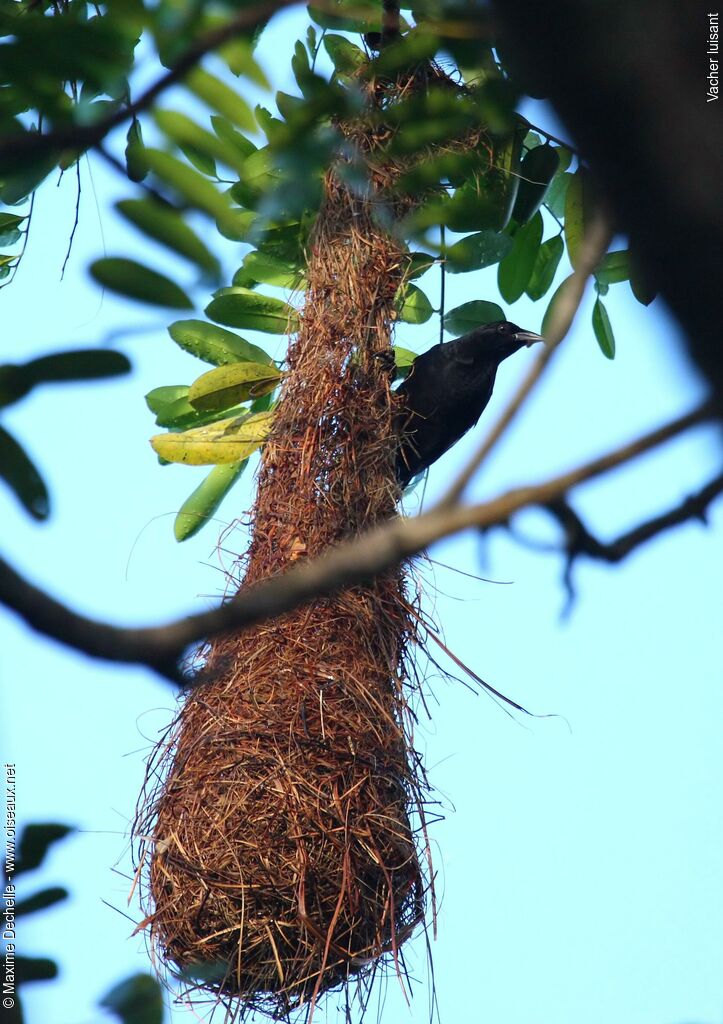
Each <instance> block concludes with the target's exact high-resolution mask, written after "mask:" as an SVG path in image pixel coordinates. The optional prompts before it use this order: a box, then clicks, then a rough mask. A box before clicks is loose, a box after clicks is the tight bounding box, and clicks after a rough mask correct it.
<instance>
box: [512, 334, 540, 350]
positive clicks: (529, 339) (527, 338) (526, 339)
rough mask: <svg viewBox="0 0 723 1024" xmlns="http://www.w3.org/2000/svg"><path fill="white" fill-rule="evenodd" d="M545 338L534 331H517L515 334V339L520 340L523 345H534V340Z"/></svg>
mask: <svg viewBox="0 0 723 1024" xmlns="http://www.w3.org/2000/svg"><path fill="white" fill-rule="evenodd" d="M544 340H545V339H544V338H543V337H542V335H541V334H535V332H534V331H518V332H517V333H516V334H515V341H521V342H522V344H523V345H527V347H528V348H529V347H530V345H534V344H535V342H536V341H544Z"/></svg>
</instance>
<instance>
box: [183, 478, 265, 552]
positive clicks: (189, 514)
mask: <svg viewBox="0 0 723 1024" xmlns="http://www.w3.org/2000/svg"><path fill="white" fill-rule="evenodd" d="M247 465H248V459H244V461H243V462H230V463H228V465H225V466H214V467H213V469H212V470H211V472H210V473H209V474H208V475H207V476H206V478H205V480H203V482H202V483H200V484H199V485H198V487H197V488H196V489H195V491H193V493H192V494H190V495H189V497H188V498H186V500H185V501H184V503H183V504H182V505H181V507H180V509H179V510H178V514H177V516H176V519H175V522H174V524H173V533H174V536H175V538H176V540H177V541H179V542H180V541H184V540H188V538H189V537H193V536H194V535H195V534H197V533H198V532H199V530H201V529H203V527H204V526H205V525H206V523H208V522H210V520H211V519H212V518H213V516H214V515H215V514H216V512H217V511H218V508H219V506H220V504H221V502H222V501H223V499H224V498H225V497H226V495H227V494H228V492H229V491H230V490H231V488H232V487H233V485H234V484H235V483H236V481H237V480H238V478H239V477H240V476H241V474H242V473H243V471H244V469H245V468H246V466H247Z"/></svg>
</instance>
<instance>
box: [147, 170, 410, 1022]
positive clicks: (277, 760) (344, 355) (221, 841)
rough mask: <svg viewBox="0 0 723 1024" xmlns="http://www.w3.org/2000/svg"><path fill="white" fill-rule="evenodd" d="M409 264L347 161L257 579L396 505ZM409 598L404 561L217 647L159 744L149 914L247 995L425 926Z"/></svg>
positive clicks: (268, 1005)
mask: <svg viewBox="0 0 723 1024" xmlns="http://www.w3.org/2000/svg"><path fill="white" fill-rule="evenodd" d="M405 261H406V257H405V256H404V254H403V252H402V250H401V249H400V248H399V246H398V245H397V244H396V243H394V242H393V241H391V239H390V238H389V236H388V235H387V234H385V233H384V232H383V231H382V230H381V229H380V228H378V227H377V224H376V218H375V217H374V210H373V202H371V201H369V200H367V199H361V198H358V197H354V196H352V195H351V194H350V193H349V191H348V190H347V189H346V188H344V187H343V186H341V185H340V184H339V183H338V182H337V181H336V179H335V178H334V177H333V176H329V178H328V182H327V195H326V202H325V206H324V209H323V211H322V214H321V217H320V221H319V226H318V229H317V232H316V235H315V239H314V243H313V249H312V252H311V253H310V259H309V270H308V280H309V287H308V292H307V298H306V303H305V306H304V310H303V314H302V322H301V329H300V331H299V333H298V336H297V338H296V339H295V340H294V341H293V343H292V345H291V347H290V351H289V357H288V361H289V375H288V377H287V379H286V383H285V386H284V390H283V394H282V398H281V401H280V404H279V406H278V409H277V417H276V422H275V429H274V433H273V436H272V438H271V439H270V442H269V443H268V444H267V446H266V449H265V452H264V457H263V464H262V468H261V472H260V479H259V487H258V497H257V502H256V506H255V509H254V513H253V531H252V541H251V546H250V548H249V551H248V553H247V556H246V568H245V583H246V584H249V583H253V582H255V581H257V580H259V579H264V578H266V577H268V576H270V575H273V574H275V573H279V572H281V571H283V570H284V569H285V568H287V567H288V566H289V565H290V564H292V563H293V562H295V561H296V560H298V559H299V558H307V557H313V556H314V555H316V554H318V553H319V552H320V551H322V550H323V549H324V548H326V547H327V546H328V545H330V544H333V543H335V542H336V541H338V540H340V539H341V538H343V537H345V536H347V535H349V534H353V533H355V532H357V531H359V530H361V529H363V528H365V527H368V526H370V525H372V524H373V523H375V522H376V521H378V520H380V519H386V518H388V517H389V516H392V515H394V513H395V505H396V501H397V499H398V491H397V488H396V484H395V483H394V471H393V466H394V451H395V449H394V445H395V442H394V440H393V433H392V424H391V417H392V414H393V410H392V398H391V394H390V388H389V383H390V374H389V362H388V358H389V355H390V324H391V323H392V320H393V301H394V296H395V293H396V291H397V288H398V285H399V283H400V280H401V278H402V274H403V270H404V265H405ZM385 357H386V358H385ZM407 608H408V605H407V600H406V597H405V582H404V574H403V572H402V570H399V571H394V572H391V573H387V574H386V575H385V576H383V577H382V578H380V579H378V580H377V581H375V582H374V583H373V584H370V585H369V586H365V587H356V588H354V589H352V590H347V591H344V592H343V593H340V594H338V595H336V596H334V597H331V598H329V599H325V600H321V601H317V602H315V603H314V604H312V605H309V606H307V607H304V608H301V609H299V610H298V611H296V612H294V613H293V614H290V615H287V616H285V617H284V618H282V619H280V620H277V621H274V622H272V623H270V624H268V625H265V626H262V627H260V628H257V629H255V630H254V631H253V632H250V633H246V634H243V635H242V636H230V637H226V638H223V639H221V640H218V641H215V642H213V643H212V644H211V645H210V649H209V653H208V658H207V662H206V665H205V668H204V670H203V673H202V679H201V680H199V681H198V685H196V686H195V687H194V689H193V690H192V691H191V693H190V694H189V696H188V699H187V701H186V703H185V705H184V706H183V708H182V710H181V712H180V714H179V716H178V719H177V721H176V723H175V727H174V730H173V734H172V735H171V736H170V737H169V738H168V740H167V741H166V743H165V744H164V746H163V747H162V748H161V749H159V751H158V752H157V761H156V762H155V763H154V764H153V765H152V767H151V771H152V772H153V773H155V774H156V776H157V777H158V778H160V779H161V780H162V781H160V783H159V785H158V789H157V791H156V792H155V793H154V794H152V795H151V796H150V797H149V799H148V801H147V802H146V803H145V805H144V806H143V808H142V810H141V812H140V816H139V819H138V822H137V828H136V833H137V834H140V835H147V836H150V837H152V841H151V842H150V843H149V849H150V850H152V852H151V853H149V855H148V864H147V865H146V866H145V867H144V871H145V872H146V874H145V879H146V892H145V898H146V903H147V909H148V918H147V921H146V922H145V923H146V924H147V925H148V926H149V928H150V935H151V939H152V943H153V945H154V947H155V949H156V951H157V953H158V954H159V956H160V958H161V959H162V960H163V961H165V962H170V964H171V965H172V967H173V969H176V970H178V969H180V970H181V971H182V972H184V971H186V972H188V971H190V973H191V975H195V976H196V977H200V978H202V979H203V981H202V982H201V984H200V987H201V988H206V989H210V990H211V992H215V993H216V994H217V995H218V996H219V997H221V998H223V999H227V998H229V997H231V998H237V999H238V1000H240V1005H241V1007H242V1008H245V1009H261V1010H264V1011H266V1012H268V1013H270V1014H271V1015H273V1016H283V1015H285V1014H287V1013H288V1012H289V1011H290V1010H291V1009H293V1007H294V1006H298V1005H299V1004H303V1003H309V1002H311V1003H312V1004H313V1003H314V1002H315V1001H316V999H317V998H318V996H319V995H320V994H321V993H322V992H324V991H326V990H328V989H331V988H334V987H336V986H339V985H340V984H342V983H345V982H347V981H348V980H350V979H351V978H353V977H355V976H357V975H359V974H364V973H368V972H369V971H370V969H371V968H372V966H373V965H374V964H375V963H376V961H378V959H379V958H380V957H383V956H384V955H385V954H389V955H390V957H391V958H393V959H394V960H395V961H397V962H398V950H399V948H400V946H401V945H402V943H403V942H404V941H405V940H406V939H407V938H408V937H409V936H410V935H411V933H412V931H413V930H414V928H415V927H416V926H417V925H418V924H419V923H420V922H421V921H422V920H423V917H424V909H425V895H426V890H427V885H428V882H427V881H425V871H424V870H423V868H422V865H421V864H420V857H419V854H418V849H417V847H418V846H419V845H420V844H418V843H417V842H416V839H415V835H414V832H415V828H416V829H419V828H420V826H421V824H422V822H423V806H422V805H423V789H424V786H423V780H422V779H421V778H420V769H419V763H418V759H417V757H416V755H414V754H413V752H412V751H411V739H410V725H411V721H412V719H411V716H410V713H409V709H408V706H407V696H406V690H405V686H404V680H405V679H406V678H407V671H406V659H407V650H408V646H409V644H410V643H411V642H412V641H413V638H414V628H413V623H412V620H411V619H410V617H409V614H408V611H407ZM412 818H414V820H415V821H416V826H413V825H412V823H411V819H412ZM422 845H424V843H423V844H422ZM199 965H200V966H199Z"/></svg>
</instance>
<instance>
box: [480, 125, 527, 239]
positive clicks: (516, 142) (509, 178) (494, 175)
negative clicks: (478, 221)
mask: <svg viewBox="0 0 723 1024" xmlns="http://www.w3.org/2000/svg"><path fill="white" fill-rule="evenodd" d="M524 135H525V130H524V128H521V127H517V128H516V129H515V130H514V131H513V132H512V133H511V134H510V135H509V136H507V137H506V138H503V139H500V140H499V141H497V142H496V144H495V149H494V152H493V158H492V168H491V169H490V173H489V175H488V176H487V182H486V190H487V196H488V198H489V199H490V200H491V201H492V203H493V205H494V206H495V208H496V210H497V218H496V222H495V223H494V224H489V225H480V227H491V228H495V229H496V230H497V231H504V229H505V228H506V227H507V225H508V224H509V222H510V218H511V216H512V209H513V207H514V205H515V199H516V198H517V190H518V188H519V185H520V178H519V168H520V156H521V154H522V140H523V138H524Z"/></svg>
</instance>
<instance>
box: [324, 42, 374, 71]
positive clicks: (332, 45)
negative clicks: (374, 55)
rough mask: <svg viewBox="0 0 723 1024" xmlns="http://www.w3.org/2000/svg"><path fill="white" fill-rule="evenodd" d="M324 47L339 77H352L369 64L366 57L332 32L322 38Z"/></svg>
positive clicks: (353, 45) (356, 47) (352, 44)
mask: <svg viewBox="0 0 723 1024" xmlns="http://www.w3.org/2000/svg"><path fill="white" fill-rule="evenodd" d="M324 47H325V49H326V52H327V53H328V54H329V58H330V60H331V63H332V64H333V65H334V70H335V71H336V72H337V73H338V74H341V75H353V74H354V72H355V71H358V69H359V68H361V67H364V66H365V65H366V64H368V63H369V60H368V58H367V55H366V54H365V53H364V51H363V50H361V49H360V48H359V47H358V46H355V44H354V43H352V42H350V41H349V40H348V39H345V38H344V36H339V35H336V34H334V33H332V32H329V33H327V35H325V36H324Z"/></svg>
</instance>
